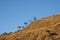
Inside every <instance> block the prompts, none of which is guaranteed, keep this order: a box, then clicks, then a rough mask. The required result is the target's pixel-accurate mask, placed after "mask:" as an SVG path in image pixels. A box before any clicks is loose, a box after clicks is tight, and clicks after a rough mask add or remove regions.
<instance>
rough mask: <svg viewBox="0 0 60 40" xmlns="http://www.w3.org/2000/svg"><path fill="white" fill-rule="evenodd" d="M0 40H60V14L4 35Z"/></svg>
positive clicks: (0, 36)
mask: <svg viewBox="0 0 60 40" xmlns="http://www.w3.org/2000/svg"><path fill="white" fill-rule="evenodd" d="M46 30H47V31H48V30H49V31H50V32H51V33H56V34H58V35H51V33H49V32H47V31H46ZM0 40H60V14H56V15H53V16H49V17H46V18H42V19H39V20H36V21H33V22H32V23H31V24H29V25H28V26H27V27H26V28H24V29H23V30H18V31H16V32H12V33H10V34H6V35H3V34H2V35H0Z"/></svg>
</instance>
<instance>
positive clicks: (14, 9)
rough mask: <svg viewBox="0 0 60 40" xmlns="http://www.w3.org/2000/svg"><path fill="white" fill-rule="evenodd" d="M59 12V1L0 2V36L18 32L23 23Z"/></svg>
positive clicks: (20, 0) (2, 0) (0, 0)
mask: <svg viewBox="0 0 60 40" xmlns="http://www.w3.org/2000/svg"><path fill="white" fill-rule="evenodd" d="M59 12H60V0H0V34H1V33H3V32H11V31H16V30H18V28H17V26H20V25H24V22H28V23H29V21H30V20H33V17H34V16H36V17H37V18H38V19H39V18H43V17H46V16H50V15H53V14H55V13H59Z"/></svg>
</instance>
